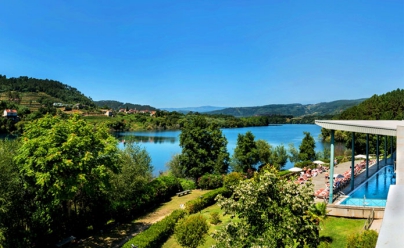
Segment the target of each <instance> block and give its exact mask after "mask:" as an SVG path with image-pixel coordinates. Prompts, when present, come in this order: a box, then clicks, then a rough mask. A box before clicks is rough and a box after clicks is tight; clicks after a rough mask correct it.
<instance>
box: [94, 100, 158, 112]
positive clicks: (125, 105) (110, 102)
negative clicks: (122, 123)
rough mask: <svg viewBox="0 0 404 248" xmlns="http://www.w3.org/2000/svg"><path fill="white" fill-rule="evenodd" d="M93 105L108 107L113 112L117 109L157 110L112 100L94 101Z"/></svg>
mask: <svg viewBox="0 0 404 248" xmlns="http://www.w3.org/2000/svg"><path fill="white" fill-rule="evenodd" d="M94 103H95V104H96V105H97V106H98V107H100V108H104V107H108V108H111V109H114V110H119V109H136V110H157V109H156V108H154V107H152V106H149V105H140V104H132V103H123V102H119V101H114V100H102V101H94Z"/></svg>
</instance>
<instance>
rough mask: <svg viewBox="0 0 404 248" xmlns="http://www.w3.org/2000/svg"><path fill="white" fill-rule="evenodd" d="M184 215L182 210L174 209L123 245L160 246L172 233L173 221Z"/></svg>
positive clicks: (146, 247)
mask: <svg viewBox="0 0 404 248" xmlns="http://www.w3.org/2000/svg"><path fill="white" fill-rule="evenodd" d="M184 215H185V211H184V210H181V209H177V210H174V212H172V213H171V214H170V215H169V216H167V217H165V218H164V219H162V220H161V221H159V222H157V223H154V224H153V225H151V226H150V227H149V228H148V229H147V230H145V231H143V232H141V233H140V234H138V235H136V236H135V237H134V238H132V239H131V240H129V241H128V242H127V243H126V244H125V245H124V246H123V247H124V248H131V245H132V244H134V245H135V246H137V247H138V248H154V247H159V246H161V245H162V244H163V243H164V242H165V241H167V239H168V238H169V237H170V236H171V235H172V234H173V232H174V228H175V223H177V221H178V220H179V219H181V218H182V217H184Z"/></svg>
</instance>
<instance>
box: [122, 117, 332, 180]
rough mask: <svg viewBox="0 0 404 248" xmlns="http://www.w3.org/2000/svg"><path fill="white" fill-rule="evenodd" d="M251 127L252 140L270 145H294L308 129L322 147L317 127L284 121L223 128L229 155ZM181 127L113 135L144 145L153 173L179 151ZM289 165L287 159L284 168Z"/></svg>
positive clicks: (298, 143) (320, 147)
mask: <svg viewBox="0 0 404 248" xmlns="http://www.w3.org/2000/svg"><path fill="white" fill-rule="evenodd" d="M247 131H251V132H252V133H253V134H254V136H255V140H258V139H262V140H265V141H267V142H268V143H269V144H270V145H271V146H278V145H282V144H283V145H284V146H285V148H286V149H288V144H290V143H293V144H294V145H295V147H296V148H297V149H298V148H299V145H300V143H301V142H302V139H303V138H304V133H303V132H309V133H310V134H311V136H312V137H313V138H314V140H315V141H316V149H315V150H316V152H318V151H323V149H324V144H323V143H322V142H321V140H319V138H318V137H319V135H320V134H321V127H320V126H318V125H314V124H294V125H293V124H286V125H279V126H265V127H245V128H225V129H222V133H223V134H224V136H225V137H226V139H227V141H228V144H227V151H228V152H229V153H230V157H231V156H232V154H233V151H234V149H235V148H236V145H237V136H238V134H240V133H241V134H245V133H246V132H247ZM180 133H181V131H144V132H117V133H115V136H116V137H117V138H118V139H119V140H120V141H122V140H125V139H126V140H130V139H132V140H135V141H136V143H138V144H139V145H140V146H141V147H143V148H144V149H146V151H147V152H148V153H149V154H150V157H151V159H152V165H153V167H154V171H153V174H154V175H155V176H157V175H158V174H159V172H160V171H166V170H167V167H166V163H167V162H168V161H170V160H171V158H172V156H173V155H174V154H177V153H181V147H180V146H179V135H180ZM119 147H120V148H123V143H122V142H120V143H119ZM291 167H293V164H292V163H291V162H289V161H288V163H287V164H286V165H285V167H284V168H285V169H288V168H291Z"/></svg>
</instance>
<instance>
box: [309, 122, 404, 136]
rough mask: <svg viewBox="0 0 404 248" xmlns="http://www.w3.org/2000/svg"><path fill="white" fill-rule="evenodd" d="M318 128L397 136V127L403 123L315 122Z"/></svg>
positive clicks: (403, 124) (403, 123)
mask: <svg viewBox="0 0 404 248" xmlns="http://www.w3.org/2000/svg"><path fill="white" fill-rule="evenodd" d="M315 123H316V124H317V125H319V126H320V127H323V128H325V129H330V130H341V131H348V132H355V133H368V134H378V135H387V136H397V126H404V121H366V120H362V121H340V120H337V121H336V120H316V121H315Z"/></svg>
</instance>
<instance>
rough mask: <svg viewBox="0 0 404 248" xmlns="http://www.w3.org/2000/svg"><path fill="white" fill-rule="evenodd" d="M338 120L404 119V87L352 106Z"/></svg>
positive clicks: (338, 116)
mask: <svg viewBox="0 0 404 248" xmlns="http://www.w3.org/2000/svg"><path fill="white" fill-rule="evenodd" d="M334 119H337V120H403V119H404V89H397V90H394V91H391V92H388V93H385V94H382V95H373V96H372V97H371V98H369V99H367V100H365V101H363V102H361V103H360V104H358V105H357V106H353V107H350V108H348V109H346V110H345V111H343V112H342V113H341V114H340V115H337V116H335V117H334Z"/></svg>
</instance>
